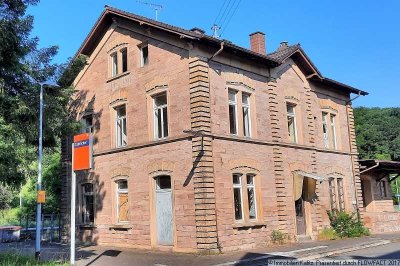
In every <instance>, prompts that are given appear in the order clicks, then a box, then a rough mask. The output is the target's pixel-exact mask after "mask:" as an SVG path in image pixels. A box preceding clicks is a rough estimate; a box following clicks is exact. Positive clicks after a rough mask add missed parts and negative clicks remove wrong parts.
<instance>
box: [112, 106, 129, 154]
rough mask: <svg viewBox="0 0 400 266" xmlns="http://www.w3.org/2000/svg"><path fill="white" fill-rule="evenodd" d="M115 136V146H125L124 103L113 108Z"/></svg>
mask: <svg viewBox="0 0 400 266" xmlns="http://www.w3.org/2000/svg"><path fill="white" fill-rule="evenodd" d="M115 136H116V138H115V141H116V146H117V147H123V146H126V144H127V141H126V105H121V106H118V107H116V108H115Z"/></svg>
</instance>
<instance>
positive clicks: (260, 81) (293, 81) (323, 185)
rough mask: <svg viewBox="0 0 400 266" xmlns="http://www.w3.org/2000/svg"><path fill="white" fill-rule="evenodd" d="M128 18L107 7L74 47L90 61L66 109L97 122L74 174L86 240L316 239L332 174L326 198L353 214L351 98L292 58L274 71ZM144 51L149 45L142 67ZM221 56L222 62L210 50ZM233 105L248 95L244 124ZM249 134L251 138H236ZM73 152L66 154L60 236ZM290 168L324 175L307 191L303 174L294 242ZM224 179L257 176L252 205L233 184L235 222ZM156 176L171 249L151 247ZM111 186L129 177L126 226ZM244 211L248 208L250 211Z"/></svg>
mask: <svg viewBox="0 0 400 266" xmlns="http://www.w3.org/2000/svg"><path fill="white" fill-rule="evenodd" d="M110 18H113V19H110ZM134 18H135V19H134V20H132V18H127V17H123V16H122V15H121V13H120V12H119V11H116V10H113V9H110V8H106V11H105V13H103V15H102V17H101V18H100V22H98V24H97V26H96V27H102V31H101V32H102V33H101V34H93V32H95V33H96V32H97V30H98V29H97V28H96V27H95V28H94V30H93V32H92V33H91V35H89V37H88V38H89V40H88V39H87V40H86V41H85V43H84V45H83V47H82V48H81V50H80V53H85V54H87V55H88V58H89V59H88V65H87V66H86V67H85V68H84V69H83V70H82V71H81V73H80V74H79V75H78V77H77V78H76V80H75V86H76V89H77V90H78V92H77V94H76V98H75V101H76V103H77V104H76V106H75V110H76V112H77V119H82V118H84V117H87V116H88V115H90V116H91V117H92V118H93V137H94V147H93V150H94V167H93V169H91V170H90V171H88V172H85V173H78V182H77V184H78V193H77V195H78V197H77V204H78V205H77V210H78V214H77V220H76V222H77V224H78V226H79V230H78V233H79V237H80V238H81V240H82V241H92V242H95V243H99V244H107V245H113V246H127V247H138V248H146V249H148V248H160V249H172V250H175V251H187V252H192V251H196V252H198V251H200V252H201V251H217V250H225V251H226V250H235V249H244V248H251V247H255V246H259V245H263V244H270V243H271V234H272V232H273V231H274V230H279V231H282V232H284V233H286V234H287V235H288V236H289V238H290V240H291V241H295V240H296V239H297V236H298V235H301V234H304V235H306V236H308V237H310V238H315V237H316V236H317V235H318V233H319V231H320V230H322V229H323V228H324V227H326V226H328V225H329V219H328V217H327V213H326V211H327V210H330V209H331V208H332V205H331V194H330V193H331V191H330V189H331V188H330V186H329V182H328V180H329V178H335V180H336V179H340V180H342V182H343V186H342V190H341V191H338V188H334V189H336V190H335V193H334V196H335V197H336V198H335V199H336V201H337V200H338V197H339V195H338V194H340V193H341V195H342V194H343V196H342V199H343V201H344V202H343V204H344V209H345V210H347V211H354V210H356V209H357V207H358V206H357V204H358V205H359V206H361V205H362V197H361V188H360V178H359V168H358V163H357V149H356V145H355V136H354V124H353V114H352V108H351V103H350V102H349V100H350V93H351V92H352V91H349V89H348V88H347V87H343V88H341V87H340V86H339V87H338V86H336V85H335V86H330V85H329V84H330V83H328V84H324V83H322V82H316V81H313V79H311V78H310V76H309V73H306V72H307V71H305V70H304V66H303V65H304V62H306V61H307V60H306V59H307V58H303V59H301V58H300V59H299V57H292V56H291V55H290V56H288V58H287V59H286V60H285V61H284V62H281V63H276V62H275V63H274V60H273V59H272V57H271V62H272V63H271V64H272V65H273V64H275V66H268V65H266V64H264V63H262V62H260V60H261V59H260V60H253V58H252V56H251V54H250V52H248V53H249V55H248V56H243V55H241V54H237V53H234V52H232V51H231V50H229V49H228V48H227V47H224V44H221V46H220V47H219V46H210V45H207V44H206V43H203V42H200V41H197V40H195V39H191V38H189V37H190V36H189V37H188V36H183V35H181V36H179V35H177V34H175V33H171V31H172V30H170V29H165V28H162V27H161V26H162V25H158V24H154V23H153V24H151V23H150V22H149V20H144V21H142V23H140V21H139V19H137V18H136V17H134ZM101 23H103V24H101ZM155 25H156V26H157V27H156V26H155ZM99 32H100V30H99ZM91 39H93V40H91ZM89 41H90V42H91V44H90V42H89ZM261 43H262V42H261ZM89 44H90V45H91V47H90V48H88V47H89V46H90V45H89ZM143 45H145V46H147V47H148V64H147V65H145V66H142V64H141V60H142V55H141V47H143ZM122 49H126V51H127V55H128V56H127V71H125V72H123V73H121V74H119V75H116V76H114V77H112V75H111V74H110V67H112V66H111V64H112V62H110V55H112V54H113V53H114V52H118V51H121V50H122ZM219 49H222V52H220V53H219V54H216V52H217V51H218V50H219ZM224 49H226V50H224ZM301 53H303V51H302V50H298V51H297V55H299V54H301ZM263 60H264V59H263ZM304 60H306V61H304ZM119 64H121V62H119ZM120 66H121V65H120ZM229 91H234V92H235V93H237V94H236V95H237V109H236V112H237V113H236V115H237V118H238V121H237V134H231V133H230V120H229V119H230V115H229V104H228V103H229V98H228V95H229ZM160 93H165V94H166V95H167V106H168V109H167V110H168V111H167V117H168V123H167V127H168V137H166V138H162V139H155V138H154V130H155V127H156V126H157V125H155V123H156V122H155V118H154V106H153V99H154V96H157V95H160ZM242 95H248V96H249V98H248V99H249V101H250V103H249V111H247V112H249V113H250V115H249V117H250V118H249V121H250V123H249V124H248V125H245V123H246V122H244V120H243V117H244V112H245V110H244V109H243V108H242V107H243V106H244V104H245V103H244V102H242V97H241V96H242ZM288 103H289V104H291V105H293V106H295V107H296V112H295V119H296V129H297V132H296V138H297V141H296V143H293V142H291V140H290V138H289V136H288V118H287V104H288ZM121 105H124V106H126V132H127V133H126V142H127V144H126V145H124V146H122V147H119V148H117V147H116V145H115V139H116V134H118V132H116V128H115V127H116V123H115V121H116V114H115V110H116V109H115V108H116V107H118V106H121ZM323 112H325V113H328V114H333V115H334V117H335V123H334V127H335V135H336V139H335V141H336V148H334V149H333V148H325V147H324V132H323V127H322V119H323V118H322V113H323ZM246 126H247V127H250V129H249V132H250V133H249V134H250V135H249V136H245V135H244V127H246ZM187 130H192V131H187ZM184 131H185V132H184ZM196 132H197V133H196ZM70 145H71V143H68V142H65V143H64V146H63V154H64V156H63V166H64V184H65V186H64V190H63V199H64V201H63V206H62V208H63V214H64V225H65V226H64V233H65V234H67V232H68V224H69V220H68V219H69V218H68V217H69V209H68V208H69V207H68V203H69V189H70V186H69V183H70V174H71V162H70V161H71V156H70V149H69V147H70ZM298 171H301V172H302V173H308V174H309V175H310V176H312V175H315V176H319V177H325V178H326V180H325V181H317V182H315V181H314V180H311V179H312V178H310V177H303V181H304V180H308V179H310V180H311V181H307V182H310V184H314V189H315V194H313V195H312V198H311V197H309V198H307V199H306V198H305V200H304V202H303V205H302V206H303V214H304V223H305V228H304V232H303V233H300V232H299V230H300V229H299V227H298V225H297V222H296V219H297V218H296V210H295V199H294V186H295V184H294V173H296V172H298ZM233 174H239V175H249V176H251V177H253V178H254V194H253V196H254V198H252V199H250V196H247V197H246V195H250V193H251V192H249V190H248V186H247V185H246V184H242V193H243V194H242V198H241V200H242V202H241V208H242V210H241V211H242V213H243V217H242V218H243V219H240V220H238V219H235V210H236V209H237V204H235V199H234V197H235V196H234V184H233V181H232V176H233ZM158 176H169V177H170V179H171V189H170V191H171V197H172V213H173V216H172V217H173V218H172V221H173V223H172V224H173V226H172V229H171V230H172V235H173V242H172V243H170V244H169V245H163V244H160V243H159V241H158V234H159V232H158V230H159V229H158V227H157V221H158V220H157V219H158V218H157V217H158V216H157V204H158V203H157V202H158V201H157V199H156V197H157V196H156V186H157V184H156V181H155V180H156V178H157V177H158ZM118 180H126V181H127V186H128V192H127V194H128V209H129V214H128V221H126V222H124V223H120V222H118V216H117V212H118V211H117V208H118V203H117V201H118V199H117V196H116V189H117V187H116V186H117V185H116V184H117V183H118ZM243 180H246V179H242V181H243ZM243 182H245V181H243ZM304 182H305V181H304ZM313 182H314V183H313ZM335 182H336V181H335ZM86 183H90V184H93V195H94V219H93V222H91V223H85V222H84V221H83V220H84V219H83V218H82V212H83V211H84V210H83V208H86V207H85V206H83V205H84V203H83V201H84V199H83V196H82V185H83V184H86ZM311 186H312V185H311ZM302 188H303V189H304V185H303V187H302ZM303 195H304V193H303ZM302 197H303V196H302ZM250 201H251V202H254V201H255V204H254V209H251V208H250V205H251V203H249V202H250ZM253 212H254V214H250V213H253ZM251 215H254V217H255V218H252V219H250V218H249V217H250V216H251Z"/></svg>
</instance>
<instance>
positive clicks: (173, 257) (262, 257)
mask: <svg viewBox="0 0 400 266" xmlns="http://www.w3.org/2000/svg"><path fill="white" fill-rule="evenodd" d="M390 242H400V233H398V234H381V235H373V236H369V237H362V238H353V239H344V240H334V241H314V242H307V243H297V244H290V245H285V246H274V247H266V248H259V249H252V250H246V251H237V252H227V253H223V254H219V255H198V254H183V253H171V252H160V251H152V250H147V251H146V250H135V249H124V248H115V247H105V246H79V247H78V248H77V252H76V260H77V263H76V265H78V266H83V265H99V266H102V265H105V266H117V265H152V266H153V265H196V266H197V265H199V266H201V265H220V266H222V265H254V264H258V265H262V264H263V262H265V261H266V259H270V258H282V259H283V258H286V259H300V260H313V259H318V258H323V257H326V256H332V255H336V254H341V253H344V252H349V251H354V250H358V249H363V248H367V247H373V246H379V245H385V244H388V243H390ZM4 251H14V252H21V253H23V254H26V255H29V256H33V255H34V253H35V252H34V242H33V241H26V242H18V243H1V244H0V252H4ZM42 258H43V259H45V260H63V261H68V260H69V246H68V245H60V244H55V243H43V245H42Z"/></svg>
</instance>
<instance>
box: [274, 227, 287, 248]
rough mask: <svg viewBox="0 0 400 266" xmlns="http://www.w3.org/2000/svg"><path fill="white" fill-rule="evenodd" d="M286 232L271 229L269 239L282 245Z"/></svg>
mask: <svg viewBox="0 0 400 266" xmlns="http://www.w3.org/2000/svg"><path fill="white" fill-rule="evenodd" d="M286 238H287V237H286V234H285V233H282V232H281V231H279V230H273V231H272V234H271V240H272V242H273V243H274V244H279V245H282V244H284V243H285V240H286Z"/></svg>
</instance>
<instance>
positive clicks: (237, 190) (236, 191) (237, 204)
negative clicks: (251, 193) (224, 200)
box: [233, 174, 243, 221]
mask: <svg viewBox="0 0 400 266" xmlns="http://www.w3.org/2000/svg"><path fill="white" fill-rule="evenodd" d="M233 204H234V208H235V220H236V221H241V220H243V192H242V175H241V174H233Z"/></svg>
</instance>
